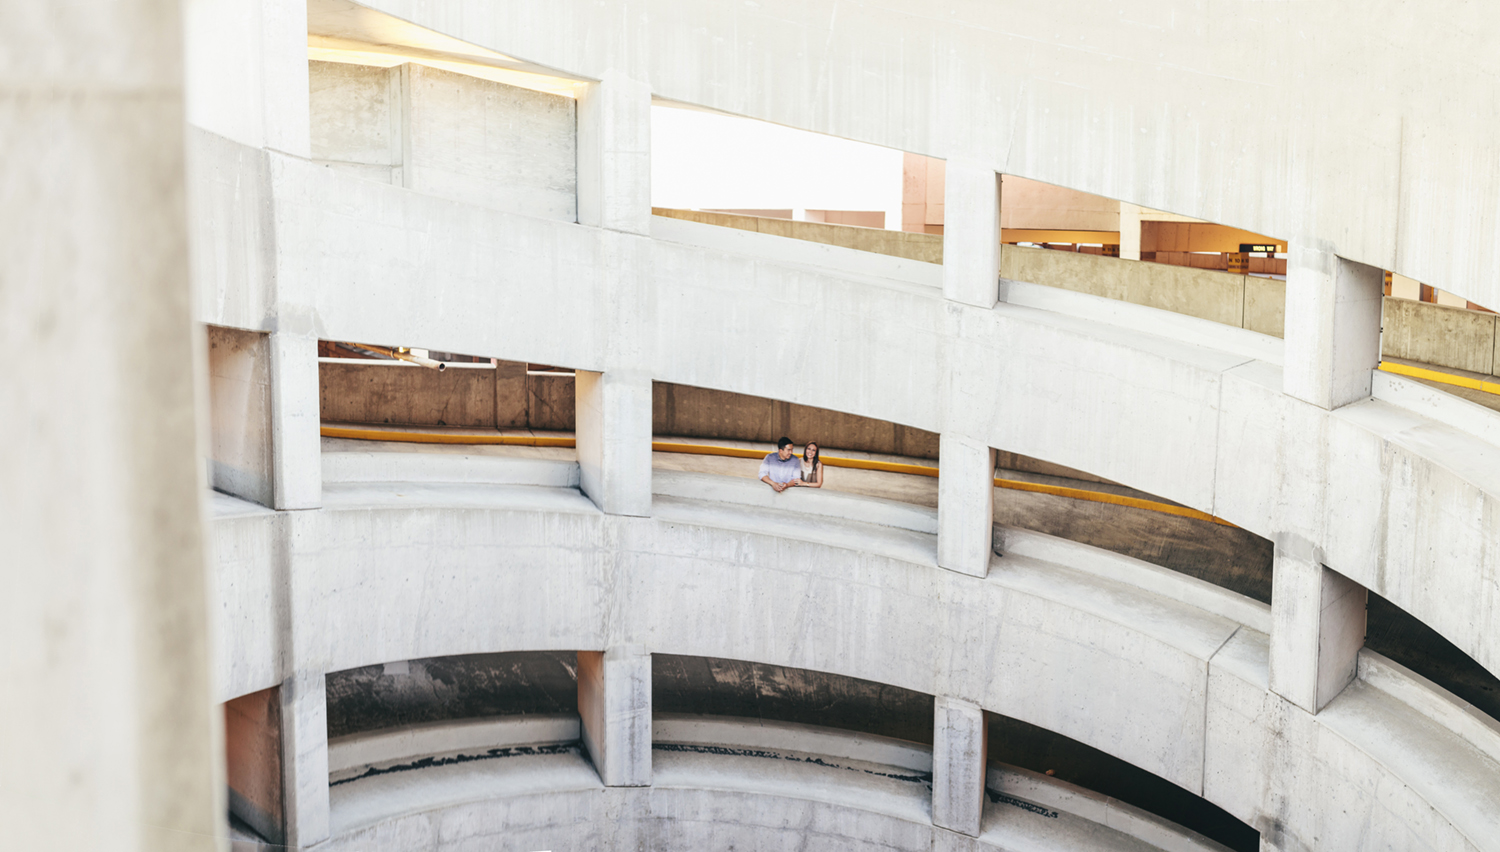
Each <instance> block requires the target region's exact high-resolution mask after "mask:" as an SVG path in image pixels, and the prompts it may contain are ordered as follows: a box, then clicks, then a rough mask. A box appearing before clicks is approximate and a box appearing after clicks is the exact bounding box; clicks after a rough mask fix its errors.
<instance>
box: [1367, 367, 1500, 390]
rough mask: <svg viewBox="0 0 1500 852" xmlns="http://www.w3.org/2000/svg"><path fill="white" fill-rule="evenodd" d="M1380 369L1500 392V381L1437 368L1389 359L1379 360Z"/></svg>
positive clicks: (1432, 380)
mask: <svg viewBox="0 0 1500 852" xmlns="http://www.w3.org/2000/svg"><path fill="white" fill-rule="evenodd" d="M1380 369H1381V370H1384V371H1385V372H1387V373H1395V374H1396V375H1398V376H1411V377H1412V378H1414V379H1426V380H1427V381H1429V382H1441V383H1443V384H1445V385H1453V386H1455V387H1460V388H1468V389H1469V390H1477V391H1484V392H1485V393H1495V394H1500V382H1487V381H1484V380H1483V379H1471V378H1469V377H1468V376H1455V375H1453V374H1452V373H1440V372H1438V371H1437V370H1427V369H1424V368H1422V367H1412V366H1409V365H1407V364H1394V363H1392V362H1390V361H1381V362H1380Z"/></svg>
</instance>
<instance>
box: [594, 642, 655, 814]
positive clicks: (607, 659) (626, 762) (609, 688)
mask: <svg viewBox="0 0 1500 852" xmlns="http://www.w3.org/2000/svg"><path fill="white" fill-rule="evenodd" d="M651 685H652V684H651V655H650V654H649V653H647V652H646V651H645V649H644V648H642V647H641V646H639V645H616V646H614V647H613V648H610V649H609V650H607V651H579V652H578V716H579V719H580V720H581V721H582V735H583V746H584V751H585V752H587V754H588V756H589V760H590V761H592V762H593V764H594V769H595V770H596V771H598V773H599V780H600V781H602V782H604V786H606V787H649V786H650V785H651V762H652V756H651V706H652V701H651V699H652V694H651V693H652V690H651Z"/></svg>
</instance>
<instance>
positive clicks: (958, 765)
mask: <svg viewBox="0 0 1500 852" xmlns="http://www.w3.org/2000/svg"><path fill="white" fill-rule="evenodd" d="M932 712H933V720H932V824H933V825H935V826H938V827H939V828H946V829H948V830H950V831H957V832H960V833H962V834H967V835H969V836H971V837H978V836H979V825H980V822H981V820H982V819H983V817H984V771H985V760H986V756H987V755H988V753H989V728H988V726H986V725H985V723H984V711H983V710H981V709H980V708H979V705H977V704H972V703H970V702H968V701H961V700H959V699H957V698H947V697H944V696H941V695H940V696H938V697H937V699H936V700H935V701H934V702H933V711H932Z"/></svg>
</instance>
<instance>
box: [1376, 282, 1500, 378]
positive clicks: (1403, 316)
mask: <svg viewBox="0 0 1500 852" xmlns="http://www.w3.org/2000/svg"><path fill="white" fill-rule="evenodd" d="M1381 325H1382V330H1381V335H1380V354H1382V355H1386V356H1389V357H1392V358H1404V359H1406V360H1410V361H1421V362H1424V363H1427V364H1437V365H1438V366H1441V367H1452V368H1454V369H1458V370H1468V371H1469V372H1472V373H1484V374H1487V375H1500V373H1496V368H1497V365H1496V363H1495V351H1496V334H1495V315H1494V314H1488V313H1482V312H1479V311H1470V310H1464V309H1463V308H1449V307H1443V306H1442V305H1434V304H1430V303H1427V302H1413V301H1409V300H1407V299H1395V298H1390V297H1386V299H1385V303H1384V305H1383V308H1382V312H1381Z"/></svg>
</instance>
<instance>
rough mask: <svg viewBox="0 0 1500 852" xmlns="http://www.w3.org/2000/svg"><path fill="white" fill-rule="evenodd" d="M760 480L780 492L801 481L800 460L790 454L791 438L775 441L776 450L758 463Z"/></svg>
mask: <svg viewBox="0 0 1500 852" xmlns="http://www.w3.org/2000/svg"><path fill="white" fill-rule="evenodd" d="M760 481H761V482H764V483H765V484H767V485H769V486H771V488H772V489H774V490H775V491H777V492H778V493H779V492H782V491H785V490H787V489H788V488H791V487H792V486H793V485H796V484H797V483H798V482H801V481H802V462H801V461H800V460H798V459H797V457H796V456H794V455H792V439H791V438H782V439H781V440H780V441H777V442H776V452H774V453H771V454H770V455H768V456H766V457H765V459H764V460H763V461H762V462H761V463H760Z"/></svg>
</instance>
